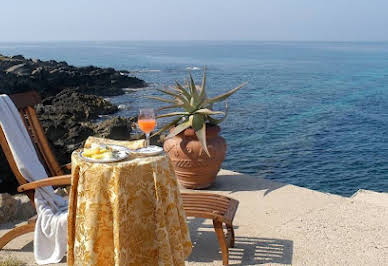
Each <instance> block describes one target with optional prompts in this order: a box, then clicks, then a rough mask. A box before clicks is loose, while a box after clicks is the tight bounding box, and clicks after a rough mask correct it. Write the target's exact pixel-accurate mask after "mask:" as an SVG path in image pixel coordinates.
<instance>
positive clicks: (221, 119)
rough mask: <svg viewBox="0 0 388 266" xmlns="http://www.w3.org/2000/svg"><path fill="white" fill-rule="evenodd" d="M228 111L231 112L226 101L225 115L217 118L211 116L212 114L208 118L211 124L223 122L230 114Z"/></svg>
mask: <svg viewBox="0 0 388 266" xmlns="http://www.w3.org/2000/svg"><path fill="white" fill-rule="evenodd" d="M228 112H229V106H228V103H227V102H225V115H224V116H223V117H222V118H220V119H215V118H213V117H211V116H208V117H207V119H208V121H209V122H210V123H211V124H213V125H218V124H220V123H222V122H223V121H224V120H225V119H226V117H227V116H228Z"/></svg>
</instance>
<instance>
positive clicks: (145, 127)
mask: <svg viewBox="0 0 388 266" xmlns="http://www.w3.org/2000/svg"><path fill="white" fill-rule="evenodd" d="M137 122H138V124H139V127H140V129H141V130H142V131H143V132H144V133H147V134H148V133H150V132H151V131H152V130H154V128H155V125H156V121H155V119H140V120H138V121H137Z"/></svg>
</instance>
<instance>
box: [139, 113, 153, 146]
mask: <svg viewBox="0 0 388 266" xmlns="http://www.w3.org/2000/svg"><path fill="white" fill-rule="evenodd" d="M137 123H138V125H139V128H140V129H141V131H143V132H144V133H145V135H146V147H149V146H150V133H151V131H152V130H154V129H155V126H156V120H155V112H154V109H152V108H143V109H140V113H139V117H138V119H137Z"/></svg>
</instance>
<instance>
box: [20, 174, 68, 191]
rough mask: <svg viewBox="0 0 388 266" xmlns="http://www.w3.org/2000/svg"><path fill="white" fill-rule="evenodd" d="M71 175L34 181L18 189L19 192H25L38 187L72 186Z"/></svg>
mask: <svg viewBox="0 0 388 266" xmlns="http://www.w3.org/2000/svg"><path fill="white" fill-rule="evenodd" d="M70 184H71V175H61V176H54V177H49V178H44V179H40V180H37V181H33V182H30V183H27V184H24V185H21V186H19V187H18V191H19V192H24V191H27V190H31V189H36V188H38V187H46V186H61V185H70Z"/></svg>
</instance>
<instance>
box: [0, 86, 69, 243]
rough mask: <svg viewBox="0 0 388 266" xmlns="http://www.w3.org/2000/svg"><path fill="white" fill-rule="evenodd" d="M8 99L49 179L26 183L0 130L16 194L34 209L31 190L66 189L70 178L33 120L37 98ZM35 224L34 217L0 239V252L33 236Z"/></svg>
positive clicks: (18, 96) (24, 95)
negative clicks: (65, 186) (13, 176)
mask: <svg viewBox="0 0 388 266" xmlns="http://www.w3.org/2000/svg"><path fill="white" fill-rule="evenodd" d="M10 98H11V100H12V101H13V102H14V104H15V105H16V108H17V109H18V111H19V112H20V115H21V117H22V120H23V122H24V125H25V126H26V128H27V131H28V133H29V135H30V137H31V140H32V143H33V144H34V146H35V150H36V151H37V153H38V157H39V159H40V161H41V162H42V164H43V166H44V168H45V169H46V172H47V174H48V176H51V177H49V178H45V179H41V180H38V181H34V182H28V181H27V180H26V179H25V178H24V177H23V175H22V174H21V173H20V172H19V170H18V168H17V166H16V162H15V160H14V158H13V156H12V152H11V149H10V147H9V145H8V142H7V139H6V138H5V135H4V132H3V129H2V128H1V126H0V144H1V147H2V149H3V152H4V154H5V156H6V158H7V160H8V163H9V165H10V167H11V169H12V172H13V173H14V175H15V176H16V179H17V181H18V183H19V185H20V186H19V187H18V191H19V192H23V193H25V194H26V195H27V196H28V197H29V199H30V201H31V204H32V205H33V206H34V207H35V204H34V190H35V189H36V188H38V187H44V186H60V185H69V184H70V182H71V176H70V175H64V169H63V167H61V166H60V165H59V163H58V162H57V160H56V158H55V156H54V154H53V152H52V151H51V149H50V147H49V144H48V142H47V139H46V137H45V135H44V132H43V129H42V127H41V125H40V123H39V120H38V118H37V116H36V113H35V109H34V106H35V105H36V104H38V103H40V97H39V95H38V94H37V93H36V92H27V93H19V94H13V95H10ZM66 168H69V165H67V166H66ZM35 222H36V216H35V217H33V218H31V219H29V221H28V222H27V224H24V225H21V226H17V227H15V228H13V229H12V230H10V231H9V232H7V233H6V234H4V235H3V236H1V237H0V250H1V249H2V248H3V247H4V246H5V245H6V244H7V243H8V242H10V241H11V240H13V239H14V238H16V237H18V236H21V235H23V234H26V233H29V232H33V231H34V228H35Z"/></svg>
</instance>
